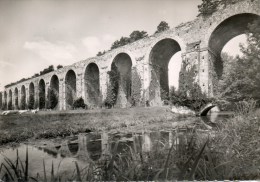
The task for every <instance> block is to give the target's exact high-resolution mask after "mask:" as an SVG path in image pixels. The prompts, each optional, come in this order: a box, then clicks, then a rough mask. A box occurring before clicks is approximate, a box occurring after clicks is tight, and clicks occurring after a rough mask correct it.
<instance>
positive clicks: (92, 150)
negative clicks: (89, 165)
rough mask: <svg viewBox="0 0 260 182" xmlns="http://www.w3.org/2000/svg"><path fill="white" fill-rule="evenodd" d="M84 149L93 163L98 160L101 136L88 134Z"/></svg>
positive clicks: (100, 151)
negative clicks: (85, 148)
mask: <svg viewBox="0 0 260 182" xmlns="http://www.w3.org/2000/svg"><path fill="white" fill-rule="evenodd" d="M86 147H87V151H88V154H89V157H90V158H91V159H92V160H93V161H96V160H98V159H99V158H100V157H101V154H102V140H101V134H88V135H87V144H86Z"/></svg>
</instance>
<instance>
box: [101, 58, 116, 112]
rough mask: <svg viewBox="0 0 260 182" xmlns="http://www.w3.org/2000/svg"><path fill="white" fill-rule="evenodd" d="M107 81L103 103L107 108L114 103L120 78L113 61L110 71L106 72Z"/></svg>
mask: <svg viewBox="0 0 260 182" xmlns="http://www.w3.org/2000/svg"><path fill="white" fill-rule="evenodd" d="M108 75H109V83H108V87H107V96H106V99H105V101H104V105H105V106H106V107H108V108H111V107H113V106H114V105H115V104H116V100H117V95H118V88H119V83H118V81H119V80H120V74H119V71H118V69H117V66H116V65H115V63H112V66H111V71H109V72H108Z"/></svg>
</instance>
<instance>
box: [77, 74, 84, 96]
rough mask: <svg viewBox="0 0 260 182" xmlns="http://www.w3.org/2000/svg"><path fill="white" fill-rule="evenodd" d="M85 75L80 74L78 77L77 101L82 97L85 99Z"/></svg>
mask: <svg viewBox="0 0 260 182" xmlns="http://www.w3.org/2000/svg"><path fill="white" fill-rule="evenodd" d="M83 84H84V74H82V73H79V74H77V77H76V99H78V98H80V97H82V98H83V95H84V94H82V93H83V91H84V89H83V88H84V86H83Z"/></svg>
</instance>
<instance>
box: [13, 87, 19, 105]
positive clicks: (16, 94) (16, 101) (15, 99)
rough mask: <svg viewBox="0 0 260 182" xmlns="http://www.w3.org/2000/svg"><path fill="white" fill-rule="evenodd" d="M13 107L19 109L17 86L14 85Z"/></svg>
mask: <svg viewBox="0 0 260 182" xmlns="http://www.w3.org/2000/svg"><path fill="white" fill-rule="evenodd" d="M14 107H15V108H16V109H19V96H18V88H17V87H15V89H14Z"/></svg>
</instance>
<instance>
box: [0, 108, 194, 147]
mask: <svg viewBox="0 0 260 182" xmlns="http://www.w3.org/2000/svg"><path fill="white" fill-rule="evenodd" d="M185 118H186V117H181V116H177V115H174V114H173V113H171V112H170V111H169V108H168V107H153V108H128V109H100V110H72V111H48V112H47V111H40V112H38V113H37V114H24V115H18V114H15V115H8V116H0V133H1V135H0V146H2V145H5V144H12V143H14V144H15V143H20V142H23V141H26V140H27V139H33V140H35V139H47V138H55V137H65V136H69V135H75V134H78V133H80V132H89V131H111V132H117V131H120V132H131V131H135V132H138V131H143V130H161V129H165V128H168V129H170V128H172V127H174V126H173V125H176V124H175V123H174V121H178V125H186V124H188V123H187V122H186V121H187V119H185ZM194 119H196V118H193V120H194ZM182 120H183V122H181V121H182ZM173 123H174V124H173ZM191 123H192V121H191Z"/></svg>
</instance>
